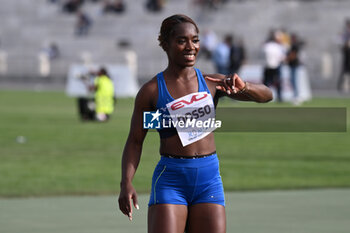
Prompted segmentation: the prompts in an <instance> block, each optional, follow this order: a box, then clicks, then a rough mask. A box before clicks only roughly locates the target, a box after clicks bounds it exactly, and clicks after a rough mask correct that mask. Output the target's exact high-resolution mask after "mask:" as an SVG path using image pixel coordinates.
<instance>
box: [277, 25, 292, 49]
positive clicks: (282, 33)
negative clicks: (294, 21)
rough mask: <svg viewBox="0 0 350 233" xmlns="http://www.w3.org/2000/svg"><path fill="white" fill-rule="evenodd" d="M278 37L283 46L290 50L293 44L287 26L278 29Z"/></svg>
mask: <svg viewBox="0 0 350 233" xmlns="http://www.w3.org/2000/svg"><path fill="white" fill-rule="evenodd" d="M276 33H277V37H279V38H280V44H281V45H283V47H284V48H285V49H286V51H288V50H289V49H290V46H291V37H290V35H289V33H288V31H287V30H286V29H285V28H281V29H280V30H277V32H276Z"/></svg>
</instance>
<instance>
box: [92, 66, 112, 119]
mask: <svg viewBox="0 0 350 233" xmlns="http://www.w3.org/2000/svg"><path fill="white" fill-rule="evenodd" d="M90 89H92V90H93V91H95V103H96V120H97V121H107V120H108V119H109V117H110V115H111V114H112V113H113V111H114V101H115V99H114V85H113V81H112V80H111V79H110V77H109V75H108V73H107V70H106V69H105V68H104V67H102V68H101V69H100V70H99V71H98V73H97V77H96V79H95V82H94V85H93V86H92V87H91V88H90Z"/></svg>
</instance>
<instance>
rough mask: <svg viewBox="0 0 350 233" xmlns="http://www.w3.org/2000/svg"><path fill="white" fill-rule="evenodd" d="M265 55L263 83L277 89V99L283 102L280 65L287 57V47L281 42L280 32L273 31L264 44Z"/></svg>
mask: <svg viewBox="0 0 350 233" xmlns="http://www.w3.org/2000/svg"><path fill="white" fill-rule="evenodd" d="M263 52H264V56H265V67H264V81H263V83H264V84H265V85H266V86H268V87H270V86H274V87H275V88H276V89H277V100H278V101H279V102H282V87H281V74H280V72H281V71H280V67H281V65H282V62H284V60H285V58H286V51H285V48H284V47H283V46H282V45H281V43H280V38H279V33H277V32H276V31H271V32H270V33H269V36H268V39H267V40H266V42H265V44H264V46H263Z"/></svg>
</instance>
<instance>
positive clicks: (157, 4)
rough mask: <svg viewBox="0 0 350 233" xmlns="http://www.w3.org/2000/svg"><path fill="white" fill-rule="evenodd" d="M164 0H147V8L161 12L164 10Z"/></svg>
mask: <svg viewBox="0 0 350 233" xmlns="http://www.w3.org/2000/svg"><path fill="white" fill-rule="evenodd" d="M163 7H164V0H147V2H146V9H147V10H149V11H152V12H159V11H161V10H163Z"/></svg>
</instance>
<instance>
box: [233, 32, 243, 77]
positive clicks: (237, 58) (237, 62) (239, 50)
mask: <svg viewBox="0 0 350 233" xmlns="http://www.w3.org/2000/svg"><path fill="white" fill-rule="evenodd" d="M245 59H246V54H245V48H244V43H243V40H242V39H240V40H238V41H237V40H233V44H232V46H231V50H230V73H232V74H234V73H238V71H239V69H240V68H241V66H242V64H243V63H244V62H245Z"/></svg>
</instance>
